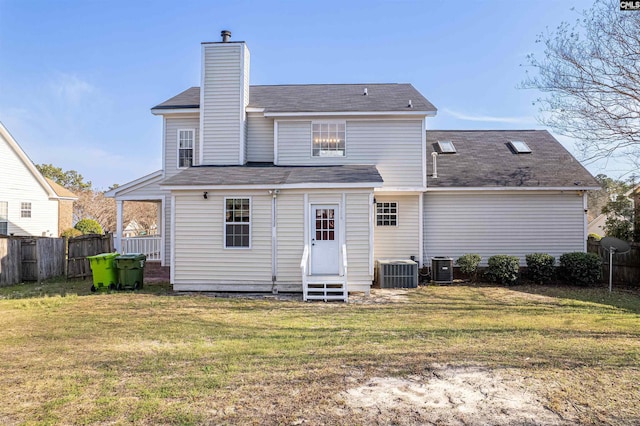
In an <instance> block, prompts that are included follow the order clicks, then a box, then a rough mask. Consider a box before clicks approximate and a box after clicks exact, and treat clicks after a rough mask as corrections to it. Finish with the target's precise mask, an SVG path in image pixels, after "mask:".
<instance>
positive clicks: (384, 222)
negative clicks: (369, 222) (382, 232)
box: [376, 201, 398, 226]
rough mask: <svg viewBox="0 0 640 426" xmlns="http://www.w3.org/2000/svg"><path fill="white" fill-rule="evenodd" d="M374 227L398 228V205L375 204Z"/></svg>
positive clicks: (389, 203)
mask: <svg viewBox="0 0 640 426" xmlns="http://www.w3.org/2000/svg"><path fill="white" fill-rule="evenodd" d="M376 226H398V203H397V202H395V201H392V202H382V203H376Z"/></svg>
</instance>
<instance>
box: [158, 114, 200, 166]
mask: <svg viewBox="0 0 640 426" xmlns="http://www.w3.org/2000/svg"><path fill="white" fill-rule="evenodd" d="M199 123H200V119H199V118H198V116H197V115H190V116H189V117H184V116H180V115H173V116H165V119H164V126H165V127H164V173H165V177H171V176H173V175H175V174H176V173H178V172H180V171H181V169H179V168H178V152H179V147H178V140H179V135H178V131H179V130H185V129H193V130H194V132H193V133H194V136H193V161H194V165H195V164H197V162H198V146H199V135H198V126H199Z"/></svg>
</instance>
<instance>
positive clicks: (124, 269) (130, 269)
mask: <svg viewBox="0 0 640 426" xmlns="http://www.w3.org/2000/svg"><path fill="white" fill-rule="evenodd" d="M146 260H147V256H146V255H144V254H140V253H130V254H123V255H121V256H118V257H116V258H115V260H114V261H113V266H114V267H115V268H116V269H117V271H118V284H117V289H118V290H122V289H131V290H138V289H140V288H142V283H143V281H144V263H145V262H146Z"/></svg>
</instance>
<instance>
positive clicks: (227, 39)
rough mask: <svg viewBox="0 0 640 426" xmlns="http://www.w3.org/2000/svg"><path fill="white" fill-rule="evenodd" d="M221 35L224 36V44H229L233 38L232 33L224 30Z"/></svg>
mask: <svg viewBox="0 0 640 426" xmlns="http://www.w3.org/2000/svg"><path fill="white" fill-rule="evenodd" d="M220 35H221V36H222V42H223V43H228V42H229V39H230V38H231V31H229V30H222V31H220Z"/></svg>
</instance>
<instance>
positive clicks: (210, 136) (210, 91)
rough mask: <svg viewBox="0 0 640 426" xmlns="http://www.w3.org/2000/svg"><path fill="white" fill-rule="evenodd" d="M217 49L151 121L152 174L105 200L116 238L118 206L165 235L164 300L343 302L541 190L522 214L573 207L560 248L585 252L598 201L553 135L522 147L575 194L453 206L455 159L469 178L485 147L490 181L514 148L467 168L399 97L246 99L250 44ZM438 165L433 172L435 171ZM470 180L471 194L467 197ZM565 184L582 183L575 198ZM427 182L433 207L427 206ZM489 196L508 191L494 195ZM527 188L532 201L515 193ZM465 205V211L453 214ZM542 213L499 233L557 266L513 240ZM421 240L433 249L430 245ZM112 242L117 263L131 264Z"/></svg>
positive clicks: (317, 91)
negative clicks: (390, 262)
mask: <svg viewBox="0 0 640 426" xmlns="http://www.w3.org/2000/svg"><path fill="white" fill-rule="evenodd" d="M222 36H223V40H222V41H221V42H212V43H203V44H202V76H201V84H200V87H192V88H189V89H187V90H185V91H184V92H182V93H180V94H178V95H176V96H175V97H173V98H171V99H169V100H167V101H165V102H163V103H161V104H159V105H157V106H155V107H153V108H152V109H151V112H152V113H153V114H155V115H159V116H161V117H162V118H163V130H164V131H163V168H162V170H159V171H157V172H155V173H152V174H150V175H148V176H145V177H143V178H140V179H138V180H136V181H133V182H130V183H128V184H125V185H122V186H120V187H118V188H117V189H114V190H112V191H110V192H108V193H107V196H112V197H115V199H116V202H117V206H118V235H121V233H122V220H121V218H122V203H123V202H126V201H128V200H136V201H141V200H146V201H154V200H155V201H156V202H158V203H161V206H162V207H161V209H160V211H161V216H162V217H161V218H160V221H159V223H161V225H160V226H159V229H161V230H162V231H161V236H160V237H159V238H158V241H159V243H160V244H159V246H158V247H157V250H155V251H156V252H157V253H158V257H157V259H158V260H160V261H161V262H162V263H163V264H164V265H169V266H170V270H171V282H172V284H173V286H174V289H175V290H185V291H187V290H189V291H302V290H303V288H304V289H307V288H310V287H314V288H316V289H318V288H319V289H320V290H319V292H320V293H322V296H326V295H327V294H328V293H331V292H333V291H337V292H341V291H346V290H345V289H347V288H348V290H349V291H365V292H368V291H369V288H370V286H371V283H372V280H373V275H374V265H375V260H376V259H389V258H393V259H410V258H411V259H415V260H416V261H417V262H418V263H419V264H423V263H424V262H426V261H427V260H428V259H429V257H430V256H452V255H459V254H463V253H467V252H469V250H467V249H466V247H465V244H464V241H465V233H466V228H465V226H471V228H469V229H475V228H482V227H483V226H484V225H482V224H483V223H486V221H487V220H489V221H490V220H491V218H490V217H483V216H482V214H484V213H485V212H486V211H489V212H490V211H491V207H492V206H491V202H492V201H488V202H485V200H493V198H491V197H493V196H494V195H500V196H502V198H500V197H498V198H499V199H506V200H507V201H503V202H502V204H500V203H499V204H498V207H497V208H500V209H502V208H503V207H504V205H505V204H507V205H508V204H510V203H511V204H513V208H510V207H507V208H506V210H505V212H506V213H505V214H507V215H512V216H513V215H514V214H517V213H518V211H519V210H523V209H524V210H526V209H528V208H529V207H528V205H527V200H528V198H527V197H528V196H529V193H531V194H533V192H532V191H531V189H536V188H537V189H538V190H539V191H538V192H541V193H542V194H544V195H542V194H541V195H540V196H539V197H538V198H535V197H534V198H533V199H534V201H535V202H536V203H543V204H544V203H547V202H549V203H556V202H558V201H559V200H563V201H562V202H564V199H565V198H568V199H569V201H567V203H565V204H567V205H568V207H567V206H565V207H567V208H569V209H570V210H571V212H570V214H569V215H568V218H567V219H566V220H565V219H563V221H562V222H561V226H565V225H567V226H569V225H570V226H569V228H570V230H571V232H570V235H571V237H570V241H569V242H568V243H567V244H563V245H562V250H567V251H572V250H584V244H585V243H584V238H583V237H585V235H584V232H585V230H586V225H585V217H584V211H583V202H584V191H585V190H587V189H589V187H590V186H594V185H593V182H591V181H592V180H593V178H592V177H591V176H590V175H589V173H588V172H586V170H584V168H582V166H580V164H579V163H578V162H577V161H575V160H574V159H573V157H571V155H570V154H569V153H568V152H566V151H565V150H564V149H563V148H562V147H561V146H560V145H559V144H558V143H557V141H555V139H553V138H552V137H551V136H550V135H549V134H548V133H546V132H539V133H540V134H542V133H544V135H542V136H540V135H538V133H536V140H538V139H540V140H541V141H540V143H538V142H536V143H533V141H532V145H533V147H532V149H535V150H537V154H536V155H529V157H528V159H529V160H531V159H533V158H534V157H535V159H536V165H537V166H538V167H539V166H541V165H542V164H543V163H544V160H539V158H544V156H545V155H546V154H547V152H546V151H547V150H546V148H545V147H546V146H547V145H549V146H552V147H553V151H554V153H556V154H558V155H559V158H560V157H561V158H560V160H561V161H562V162H563V163H566V164H569V163H571V164H572V167H571V168H570V171H569V173H571V172H574V175H573V176H571V178H572V181H571V182H572V183H571V185H567V183H566V182H564V181H563V182H559V180H561V179H558V181H557V182H554V183H553V184H552V185H551V186H550V187H549V188H547V187H541V185H542V186H545V185H547V182H543V183H540V182H539V183H538V184H537V187H536V184H535V182H534V181H535V179H534V181H532V180H531V179H528V180H526V181H522V182H523V183H522V182H521V183H520V184H519V186H517V185H518V182H516V183H515V184H514V183H513V179H507V178H506V177H505V179H503V181H499V179H494V180H493V181H491V180H490V179H485V180H484V181H482V182H480V181H478V182H477V185H476V184H475V183H474V182H470V184H471V186H472V187H469V188H468V190H465V191H460V188H459V187H456V182H457V180H456V177H455V176H453V177H451V176H448V174H447V172H446V169H447V167H449V166H447V165H446V163H447V162H448V161H455V160H456V159H457V160H458V161H457V162H456V164H457V165H455V166H451V167H453V168H452V170H454V169H455V170H462V172H461V173H462V174H465V173H466V172H469V173H470V171H469V170H466V169H467V168H474V165H473V164H472V163H473V161H474V160H475V159H476V158H475V156H476V151H481V152H483V151H484V150H486V151H487V152H488V154H487V153H485V155H481V156H480V157H481V158H482V157H491V153H490V151H491V150H495V148H496V143H497V144H498V145H500V144H502V145H503V146H502V148H503V149H504V153H502V154H500V155H494V156H493V157H494V158H495V160H494V161H493V162H492V161H489V162H488V163H487V164H486V166H487V167H488V168H491V167H492V164H494V163H495V162H496V161H502V160H505V158H506V156H507V155H511V156H513V153H512V151H510V150H509V148H508V146H507V145H508V142H509V140H508V139H509V138H512V139H513V138H520V136H521V134H518V133H512V134H509V135H502V136H503V137H501V138H498V139H496V140H495V141H494V140H492V141H491V143H487V144H483V143H482V142H481V143H479V144H478V146H476V147H474V148H473V153H471V152H469V153H465V149H463V146H464V147H465V148H466V146H467V145H468V144H469V143H470V144H472V145H473V141H470V142H469V141H467V140H466V139H465V142H463V141H462V140H461V139H460V137H461V136H460V135H459V134H458V133H452V134H450V135H449V134H444V135H442V136H440V135H439V136H438V137H437V138H436V139H437V140H434V141H435V142H433V141H430V140H429V141H428V138H429V136H428V132H427V131H426V121H427V118H428V117H430V116H434V115H435V114H436V108H435V107H434V106H433V105H432V104H431V103H430V102H429V101H428V100H427V99H426V98H425V97H424V96H423V95H422V94H420V93H419V92H418V91H417V90H416V89H415V88H414V87H413V86H412V85H410V84H314V85H276V86H251V85H250V84H249V49H248V47H247V45H246V43H245V42H232V41H229V36H230V33H228V32H226V31H223V32H222ZM462 135H463V136H464V133H462ZM484 136H487V134H485V135H484ZM525 136H526V135H525ZM441 139H442V140H441ZM467 139H468V138H467ZM494 142H495V143H494ZM433 144H435V145H437V147H440V148H436V151H435V152H436V153H439V154H440V157H441V158H443V161H442V162H441V164H440V170H441V171H440V176H441V177H438V175H437V173H434V172H433V171H431V172H430V171H429V170H428V167H430V161H431V159H432V156H431V155H430V152H431V151H432V150H433V148H432V146H431V145H433ZM440 144H441V145H440ZM449 145H450V146H449ZM456 147H458V148H459V150H458V151H456V150H455V148H456ZM451 150H453V151H451ZM556 151H557V152H556ZM445 152H446V153H447V155H448V156H445ZM428 153H429V154H428ZM463 153H464V156H463ZM445 159H446V160H445ZM428 160H429V161H428ZM433 161H434V162H433V165H434V166H437V159H435V158H434V160H433ZM523 161H524V163H523ZM526 162H527V158H526V155H524V156H522V158H519V159H518V164H519V167H521V168H522V167H525V168H526V167H527V166H526V164H525V163H526ZM443 166H444V167H445V170H443V169H442V167H443ZM505 167H506V168H508V167H509V166H508V162H507V164H506V165H505ZM475 170H476V171H479V170H482V171H485V168H475ZM469 173H467V174H468V176H466V181H469V180H471V181H473V179H474V178H473V176H472V173H471V174H469ZM548 173H549V174H554V172H553V171H550V172H548ZM575 173H578V174H579V175H580V176H581V177H582V180H583V183H581V184H573V182H574V180H573V179H575V178H574V176H575ZM534 174H535V173H534ZM565 177H566V176H565ZM514 179H515V177H514ZM589 179H591V180H589ZM428 180H429V181H432V182H434V185H433V189H434V190H435V191H436V192H435V193H434V194H433V201H432V202H430V201H428V198H429V197H430V196H431V194H430V193H429V190H430V185H429V182H428ZM491 185H494V186H495V185H497V186H502V187H503V188H504V187H507V186H512V185H515V186H512V187H511V191H502V192H498V191H493V188H490V186H491ZM522 187H526V189H527V190H529V192H526V191H522V193H519V192H518V189H519V188H522ZM567 189H568V190H570V193H571V196H570V197H568V195H566V194H565V192H564V191H567ZM487 191H488V192H489V194H487ZM551 192H553V196H552V197H551V198H548V197H549V195H548V194H551ZM514 193H515V194H514ZM547 193H548V194H547ZM522 196H524V198H522ZM460 199H468V200H470V201H469V202H463V203H462V204H456V203H460V201H459V200H460ZM514 201H516V203H515V204H514ZM523 203H524V204H523ZM561 204H562V203H561ZM563 205H564V204H563ZM545 208H548V209H549V213H548V214H547V213H545V212H542V215H541V212H540V209H539V208H533V210H535V214H533V216H535V215H538V216H536V217H535V218H534V220H533V222H534V223H531V222H529V223H525V222H518V223H514V224H511V225H510V226H512V227H511V228H508V230H513V226H514V225H515V226H516V227H521V228H523V229H524V228H526V227H527V226H529V227H531V229H532V230H533V231H525V232H524V233H523V234H520V235H519V238H520V237H523V238H522V242H523V244H525V245H524V246H526V248H527V249H534V248H536V249H537V248H539V249H540V250H538V251H553V250H549V249H548V248H552V249H553V248H554V243H553V242H552V243H550V244H549V243H547V242H545V243H544V244H542V245H540V244H538V245H535V244H530V242H529V241H525V240H526V239H527V237H526V236H524V234H527V235H529V234H533V235H536V234H537V233H539V231H540V229H539V228H540V223H541V220H543V221H546V220H548V219H552V218H553V214H554V212H556V211H557V210H561V209H556V208H554V206H553V205H549V206H547V207H545ZM430 209H433V215H432V214H431V213H430V211H429V210H430ZM460 209H463V210H464V212H463V213H456V214H463V215H467V216H465V217H467V219H466V222H464V223H456V221H455V220H447V218H448V217H455V214H454V213H453V212H455V211H457V210H460ZM487 209H489V210H487ZM448 211H449V213H447V212H448ZM474 212H476V213H478V214H477V215H475V214H474ZM490 214H493V213H490ZM442 215H444V217H443V216H442ZM540 215H541V216H540ZM432 216H433V220H432ZM497 216H499V214H498V215H497ZM469 221H471V222H474V223H469ZM569 222H570V224H569ZM544 227H545V229H547V228H548V227H549V225H548V224H545V225H544ZM489 228H491V229H492V230H493V232H495V229H494V228H498V231H497V234H493V235H488V240H486V241H487V245H486V247H481V248H483V251H482V252H483V254H486V253H489V252H491V250H494V249H495V251H493V252H491V254H497V253H504V252H505V251H508V250H509V249H514V250H516V248H515V246H517V242H518V241H517V239H516V241H513V240H514V239H513V238H511V237H510V244H509V245H508V247H507V248H506V249H505V250H501V247H499V246H498V245H495V244H493V243H492V242H493V241H496V240H499V239H500V236H501V235H506V234H508V231H507V232H506V233H505V229H507V228H505V229H502V230H500V229H499V226H498V227H496V226H490V227H489ZM551 228H554V227H553V226H551ZM554 229H555V228H554ZM431 233H433V234H437V235H438V237H437V238H435V239H433V243H431V242H430V241H431V240H430V238H431V237H430V234H431ZM578 234H579V235H578ZM447 235H451V237H452V238H451V239H450V241H452V242H453V243H451V244H450V243H449V240H447V237H446V236H447ZM536 237H537V235H536ZM474 238H475V239H476V240H477V239H478V238H483V237H481V236H480V237H479V236H477V235H476V236H475V237H474ZM119 240H121V241H118V242H117V247H119V249H120V250H125V251H134V250H135V249H132V248H131V246H126V243H127V242H126V241H124V240H122V239H120V238H119ZM438 241H442V242H443V245H442V247H440V246H439V245H438V244H440V243H439V242H438ZM480 241H482V240H481V239H480ZM534 246H535V247H534ZM473 248H474V249H475V248H476V246H473ZM545 248H547V250H544V249H545ZM518 250H520V248H519V247H518V248H517V250H516V251H518ZM135 251H137V250H135ZM476 251H477V250H476ZM527 252H529V251H527ZM485 260H486V259H485ZM327 289H328V290H327ZM335 289H338V290H335ZM327 292H328V293H327ZM305 295H307V292H306V291H305ZM340 297H341V296H340Z"/></svg>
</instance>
